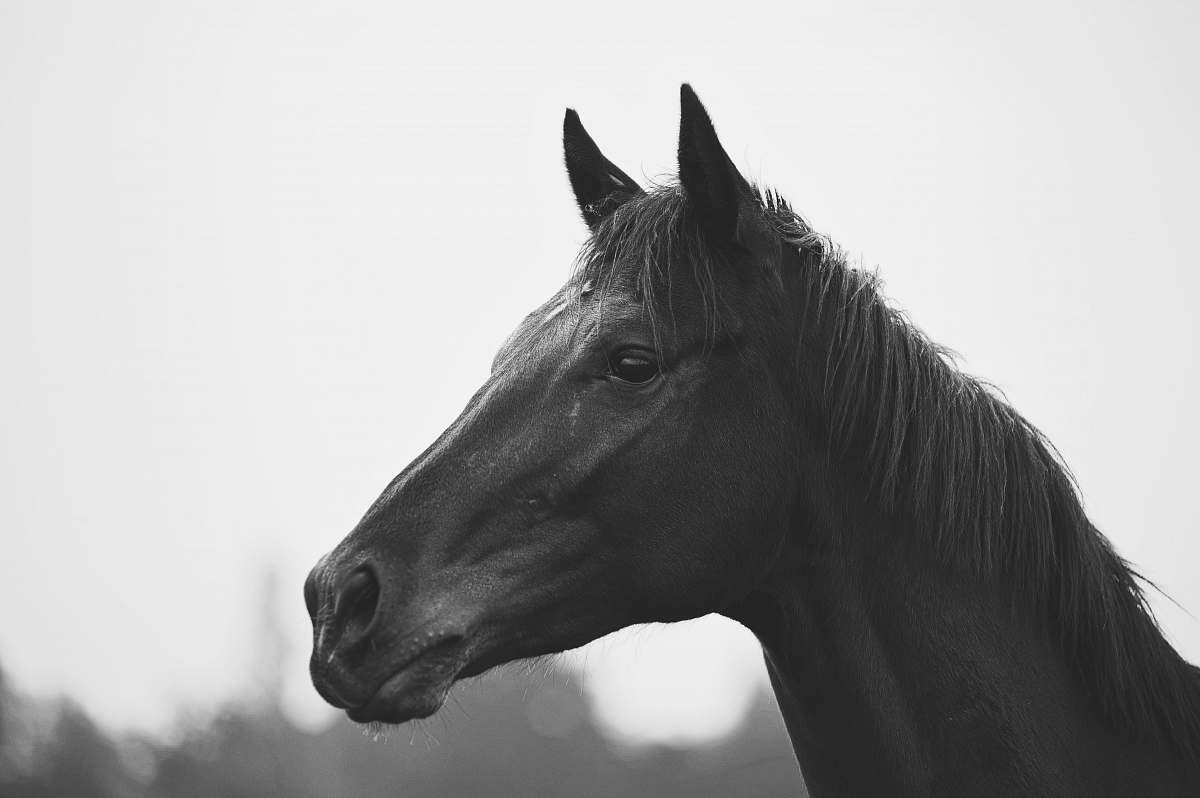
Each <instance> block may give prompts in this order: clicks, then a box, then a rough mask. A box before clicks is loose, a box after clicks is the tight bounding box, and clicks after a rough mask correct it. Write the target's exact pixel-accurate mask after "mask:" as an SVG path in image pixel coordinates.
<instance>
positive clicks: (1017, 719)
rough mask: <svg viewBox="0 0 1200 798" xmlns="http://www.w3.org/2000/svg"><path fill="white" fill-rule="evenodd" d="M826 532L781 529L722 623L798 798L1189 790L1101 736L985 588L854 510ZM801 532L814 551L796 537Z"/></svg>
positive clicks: (1023, 626)
mask: <svg viewBox="0 0 1200 798" xmlns="http://www.w3.org/2000/svg"><path fill="white" fill-rule="evenodd" d="M842 495H848V494H842ZM827 509H828V510H830V512H828V513H827V514H826V516H825V518H824V519H823V522H824V523H833V522H834V520H833V517H834V516H835V515H837V514H836V513H835V512H832V510H833V509H834V508H827ZM805 515H806V516H807V518H808V519H809V520H810V521H811V519H812V517H813V516H812V515H810V514H808V513H806V514H805ZM836 523H838V524H839V525H840V528H839V530H837V532H836V533H835V531H834V530H833V529H827V530H825V531H826V532H828V534H827V535H821V534H820V533H818V534H817V535H816V536H814V535H813V532H814V530H812V529H811V528H809V529H804V530H800V529H797V530H795V536H794V538H793V544H792V545H790V546H789V547H787V548H786V549H785V551H784V552H783V554H782V555H781V557H780V561H779V563H778V565H777V567H776V569H775V571H774V573H772V575H771V576H770V578H769V579H767V580H765V581H764V583H763V584H762V586H761V588H760V589H759V590H757V591H756V592H755V593H754V594H753V595H752V596H750V597H749V599H748V600H747V601H746V602H745V604H744V605H743V606H741V607H739V608H737V609H736V610H735V611H734V612H732V613H731V614H732V615H734V616H735V617H737V618H738V619H739V620H740V621H742V622H743V623H744V624H745V625H747V626H748V627H749V628H750V629H751V630H752V631H754V632H755V633H756V634H757V636H758V637H759V639H760V640H761V642H762V644H763V649H764V653H765V658H766V661H767V666H768V670H769V672H770V675H771V680H772V685H773V687H774V690H775V694H776V697H777V699H778V701H779V705H780V709H781V711H782V712H783V715H784V720H785V722H786V725H787V729H788V732H789V735H790V736H791V738H792V743H793V746H794V748H795V751H796V754H797V758H798V759H799V761H800V765H801V769H802V771H803V773H804V776H805V780H806V782H807V783H808V786H809V789H810V791H811V793H812V794H813V795H815V796H821V795H979V794H997V795H1042V794H1045V795H1089V796H1090V795H1104V794H1120V795H1125V794H1129V795H1133V794H1137V795H1157V794H1181V795H1182V794H1189V795H1191V794H1200V792H1195V789H1196V787H1197V786H1198V785H1197V784H1193V787H1192V790H1191V791H1186V792H1185V791H1184V790H1183V788H1182V787H1181V786H1180V785H1181V782H1180V781H1179V780H1180V779H1182V778H1183V776H1182V775H1181V771H1180V766H1179V765H1178V764H1177V762H1176V760H1174V759H1173V758H1172V756H1171V754H1170V753H1169V752H1167V751H1163V750H1160V749H1156V748H1155V747H1153V746H1151V745H1148V744H1138V743H1136V742H1134V741H1132V740H1130V739H1128V738H1127V737H1125V736H1122V735H1121V734H1119V733H1117V732H1114V731H1113V730H1112V728H1111V726H1110V725H1109V724H1108V723H1106V722H1105V719H1104V717H1103V716H1102V713H1101V712H1100V710H1099V708H1098V707H1097V706H1096V704H1095V702H1094V700H1093V699H1092V697H1091V695H1090V694H1089V693H1088V691H1087V689H1086V687H1085V686H1084V685H1082V684H1081V683H1080V681H1079V679H1078V678H1077V676H1076V674H1075V673H1074V672H1073V670H1072V669H1071V668H1070V667H1069V665H1068V663H1067V662H1066V659H1065V657H1064V656H1063V655H1062V653H1061V647H1060V646H1059V645H1058V644H1057V642H1056V641H1055V640H1054V639H1052V636H1051V635H1050V634H1048V633H1047V632H1046V631H1044V629H1042V628H1040V627H1041V626H1043V625H1040V624H1038V623H1036V622H1035V621H1033V620H1032V619H1030V618H1028V617H1026V616H1025V615H1024V614H1023V613H1022V612H1021V611H1018V610H1015V609H1014V607H1013V604H1012V602H1011V600H1010V599H1009V598H1006V592H1005V591H1004V590H1003V589H1001V587H1000V586H998V585H995V584H989V583H987V582H983V581H980V580H977V579H973V578H969V577H965V576H963V575H960V574H956V573H955V572H953V571H952V570H950V569H947V568H944V567H943V566H941V565H939V564H938V562H937V560H936V558H935V557H933V556H927V555H926V554H925V553H924V552H922V551H921V550H920V549H919V548H918V547H912V546H909V545H906V539H907V540H911V538H912V535H911V530H906V529H904V528H903V527H902V525H901V524H897V523H895V522H892V521H889V520H888V519H887V518H886V516H884V515H883V514H881V513H878V514H874V513H872V512H871V511H870V510H869V508H860V509H859V510H853V509H851V508H850V506H849V503H847V506H846V507H845V508H843V513H842V517H841V518H840V519H839V520H838V521H836ZM847 530H850V531H851V534H847ZM814 537H816V538H817V539H822V538H823V539H824V541H826V542H824V543H819V544H817V545H808V544H804V543H799V542H798V541H802V540H812V539H814ZM835 537H836V538H840V539H841V540H843V541H846V540H848V539H849V540H855V541H859V543H858V544H851V545H846V544H842V545H836V544H830V543H828V541H830V540H833V539H835ZM866 541H870V544H869V545H867V544H866Z"/></svg>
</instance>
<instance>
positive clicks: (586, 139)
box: [563, 108, 645, 230]
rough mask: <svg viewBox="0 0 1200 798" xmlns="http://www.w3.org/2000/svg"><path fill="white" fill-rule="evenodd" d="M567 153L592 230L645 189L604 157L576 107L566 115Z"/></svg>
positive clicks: (577, 194)
mask: <svg viewBox="0 0 1200 798" xmlns="http://www.w3.org/2000/svg"><path fill="white" fill-rule="evenodd" d="M563 155H564V156H565V158H566V162H567V176H568V177H569V178H570V179H571V188H572V189H574V191H575V201H576V202H578V203H579V210H580V211H581V212H582V213H583V220H584V221H585V222H587V226H588V227H589V228H591V229H592V230H595V229H596V226H597V225H598V224H600V222H601V221H603V220H604V218H605V217H606V216H608V215H609V214H610V213H612V212H613V211H614V210H616V209H617V207H618V206H619V205H621V204H622V203H624V202H625V201H626V200H628V199H629V198H630V197H635V196H637V195H639V194H644V193H645V192H644V191H642V187H641V186H639V185H638V184H637V183H636V182H634V180H633V178H631V177H630V176H629V175H627V174H625V173H624V172H622V171H621V170H620V169H618V168H617V167H616V166H615V165H614V164H613V162H612V161H610V160H608V159H607V158H605V157H604V153H602V152H600V148H599V147H597V146H596V142H595V141H593V140H592V137H591V136H589V135H588V132H587V131H586V130H584V129H583V123H582V122H580V121H579V114H577V113H575V110H574V109H572V108H568V109H567V115H566V117H564V118H563Z"/></svg>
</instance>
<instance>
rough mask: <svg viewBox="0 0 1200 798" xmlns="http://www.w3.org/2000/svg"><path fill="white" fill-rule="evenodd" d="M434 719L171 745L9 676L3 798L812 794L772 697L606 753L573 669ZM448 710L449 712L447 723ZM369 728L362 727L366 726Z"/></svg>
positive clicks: (501, 690)
mask: <svg viewBox="0 0 1200 798" xmlns="http://www.w3.org/2000/svg"><path fill="white" fill-rule="evenodd" d="M454 695H456V696H457V697H456V698H452V699H451V702H450V703H448V704H447V706H446V707H444V708H443V709H442V711H441V713H439V715H437V716H434V718H431V719H429V720H427V721H422V722H420V723H419V724H416V725H413V724H410V725H407V726H403V727H398V728H395V729H391V730H387V732H386V733H387V736H388V738H389V739H387V740H372V739H371V738H370V734H369V733H368V734H365V733H364V730H363V729H362V728H361V727H358V726H356V725H354V724H352V723H350V722H349V721H347V720H345V719H339V720H337V721H336V722H334V723H333V724H332V725H331V726H330V727H329V728H328V729H326V730H324V731H319V732H315V733H314V732H307V731H304V730H302V729H300V728H297V727H296V726H295V725H294V724H292V723H291V722H289V720H288V719H287V717H286V716H285V715H284V714H283V713H282V712H281V711H280V709H279V705H278V702H277V701H275V700H273V699H272V700H263V699H259V700H255V701H246V702H242V703H240V704H238V705H231V706H226V707H224V708H223V709H222V710H221V711H219V712H217V713H216V714H215V715H213V716H212V717H210V718H207V719H204V720H192V721H190V722H184V723H183V724H181V731H180V732H179V733H177V734H176V735H174V737H175V739H173V740H171V741H166V740H160V739H155V738H153V737H149V736H146V735H139V734H126V735H110V734H108V733H106V732H105V731H103V730H102V729H100V728H99V727H98V726H97V725H96V724H95V723H94V722H93V721H92V720H91V719H90V718H89V717H88V716H87V714H86V713H85V712H84V711H83V710H82V709H81V708H80V707H79V706H78V705H76V704H74V703H73V702H71V701H70V700H59V701H35V700H31V699H29V698H25V697H22V696H20V695H18V694H17V693H16V692H15V691H14V690H13V689H12V688H11V686H10V685H9V684H7V682H5V681H4V679H3V675H2V674H0V796H3V798H152V797H157V796H163V797H164V798H165V797H166V796H171V797H172V798H216V797H218V796H225V797H227V798H259V797H260V796H287V797H288V798H308V797H309V796H311V797H312V798H338V797H340V796H347V797H350V796H353V797H354V798H373V796H389V797H391V796H405V797H407V796H412V798H423V797H424V796H438V797H439V798H444V797H445V796H521V797H522V798H524V797H525V796H572V797H573V798H574V797H586V796H606V797H607V796H664V797H667V798H669V797H670V796H690V797H693V796H728V795H731V794H740V795H744V796H784V795H804V794H805V793H804V791H803V786H802V783H801V780H800V776H799V773H798V772H797V767H796V764H795V761H794V759H793V756H792V752H791V749H790V745H789V743H788V741H787V737H786V735H785V734H784V733H783V730H782V724H781V721H780V720H779V718H778V715H777V712H776V710H775V708H774V705H773V702H772V700H771V698H770V696H769V695H767V694H766V693H765V691H764V692H763V693H762V694H761V695H760V700H759V701H758V703H757V704H756V706H755V707H754V708H753V710H752V711H751V713H750V714H749V716H748V720H747V721H746V722H745V723H744V724H743V725H742V727H741V728H740V729H738V730H737V731H736V732H735V733H733V734H731V735H730V736H729V737H727V738H725V739H724V740H721V741H720V742H719V743H717V744H714V745H711V746H708V747H705V748H699V749H673V748H666V747H660V748H650V749H641V750H637V751H633V750H629V751H625V750H621V749H619V748H616V747H613V746H612V745H611V744H610V743H608V742H607V741H606V740H605V739H604V738H603V737H602V736H601V734H600V732H599V730H598V729H597V728H596V727H595V725H594V723H593V721H592V719H591V717H590V716H589V713H588V710H587V706H586V703H585V701H584V698H583V696H582V695H581V692H580V689H579V685H578V684H577V683H575V681H574V680H573V679H572V677H571V676H570V675H569V674H568V673H567V672H565V671H562V670H558V669H554V668H553V667H552V666H551V672H549V673H547V674H545V675H541V676H535V675H533V674H530V673H527V672H524V671H522V670H520V669H512V668H510V669H507V670H505V671H503V672H502V673H500V674H499V675H497V676H490V677H485V678H484V680H483V683H482V684H478V685H473V686H468V687H467V688H466V689H462V688H460V689H459V690H458V691H456V693H455V694H454ZM444 716H445V717H446V719H443V717H444ZM368 731H369V730H368Z"/></svg>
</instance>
